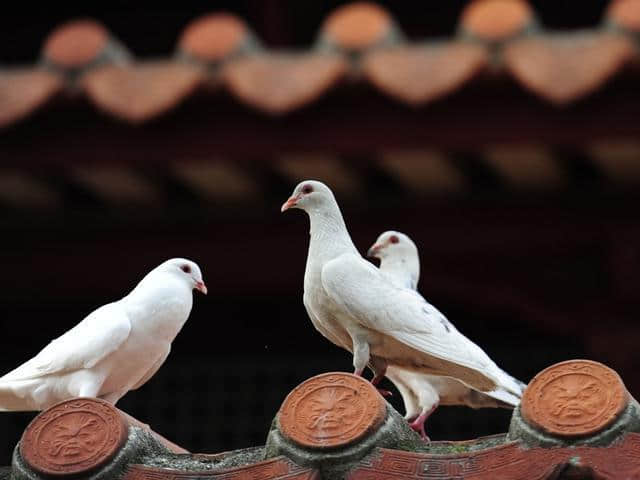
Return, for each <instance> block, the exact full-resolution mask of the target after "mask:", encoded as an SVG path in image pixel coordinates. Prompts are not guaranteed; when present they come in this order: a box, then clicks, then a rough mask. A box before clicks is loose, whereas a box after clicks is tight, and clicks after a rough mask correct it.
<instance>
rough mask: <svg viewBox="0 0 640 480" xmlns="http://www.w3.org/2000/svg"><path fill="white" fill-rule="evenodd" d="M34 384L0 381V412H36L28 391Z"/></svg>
mask: <svg viewBox="0 0 640 480" xmlns="http://www.w3.org/2000/svg"><path fill="white" fill-rule="evenodd" d="M33 383H34V382H12V381H1V379H0V412H26V411H31V410H38V408H37V407H36V406H35V405H34V402H33V400H32V398H31V396H30V395H29V394H28V391H29V390H31V389H33V385H32V384H33Z"/></svg>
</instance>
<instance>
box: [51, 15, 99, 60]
mask: <svg viewBox="0 0 640 480" xmlns="http://www.w3.org/2000/svg"><path fill="white" fill-rule="evenodd" d="M108 43H109V32H108V31H107V29H106V28H105V27H104V26H102V25H101V24H100V23H98V22H96V21H94V20H75V21H72V22H69V23H65V24H63V25H60V26H59V27H57V28H56V29H55V30H54V31H53V32H51V33H50V34H49V36H48V38H47V39H46V41H45V44H44V47H43V54H44V56H45V57H46V58H47V59H48V60H49V61H51V62H52V63H54V64H55V65H59V66H62V67H65V68H74V67H80V66H83V65H86V64H87V63H89V62H91V61H92V60H95V59H96V58H97V57H98V56H99V55H100V53H101V52H102V51H103V50H104V49H105V48H106V46H107V44H108Z"/></svg>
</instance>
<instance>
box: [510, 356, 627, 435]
mask: <svg viewBox="0 0 640 480" xmlns="http://www.w3.org/2000/svg"><path fill="white" fill-rule="evenodd" d="M629 398H630V397H629V393H628V392H627V389H626V388H625V386H624V383H622V379H621V378H620V376H619V375H618V374H617V373H616V372H615V371H614V370H612V369H610V368H609V367H607V366H605V365H602V364H601V363H598V362H594V361H591V360H568V361H566V362H560V363H556V364H555V365H552V366H550V367H548V368H545V369H544V370H542V371H541V372H540V373H538V374H537V375H536V376H535V377H533V379H532V380H531V381H530V382H529V385H528V386H527V388H526V390H525V391H524V395H523V396H522V402H521V404H520V408H521V412H522V416H523V417H524V418H525V419H526V420H527V422H529V423H530V424H531V425H534V426H536V427H537V428H539V429H541V430H543V431H545V432H547V433H550V434H552V435H556V436H560V437H584V436H589V435H594V434H595V433H597V432H600V431H602V430H604V429H605V428H606V427H608V426H609V425H610V424H612V423H613V422H615V421H616V419H617V418H618V417H619V416H620V414H622V412H623V411H624V410H625V409H626V408H627V405H628V404H629ZM559 400H560V401H563V402H564V407H563V408H560V409H558V401H559Z"/></svg>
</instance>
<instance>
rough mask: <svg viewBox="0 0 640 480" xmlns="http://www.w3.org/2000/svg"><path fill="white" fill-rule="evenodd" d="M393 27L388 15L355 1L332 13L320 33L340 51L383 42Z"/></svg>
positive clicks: (376, 6)
mask: <svg viewBox="0 0 640 480" xmlns="http://www.w3.org/2000/svg"><path fill="white" fill-rule="evenodd" d="M392 27H393V20H392V18H391V15H389V13H388V12H387V11H386V10H385V9H384V8H382V7H380V6H379V5H376V4H374V3H368V2H356V3H350V4H347V5H344V6H342V7H339V8H337V9H336V10H334V11H333V12H332V13H331V14H330V15H329V16H328V17H327V18H326V20H325V21H324V24H323V26H322V31H323V32H324V34H325V35H326V36H327V37H328V38H330V39H331V40H332V41H333V42H334V43H336V44H337V45H338V46H340V47H341V48H344V49H346V50H363V49H365V48H368V47H370V46H372V45H375V44H377V43H379V42H381V41H382V40H384V39H385V38H386V37H387V36H388V35H389V33H390V32H391V30H392Z"/></svg>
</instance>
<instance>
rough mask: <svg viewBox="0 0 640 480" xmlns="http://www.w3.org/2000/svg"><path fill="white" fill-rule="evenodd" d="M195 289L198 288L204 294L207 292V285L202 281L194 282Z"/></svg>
mask: <svg viewBox="0 0 640 480" xmlns="http://www.w3.org/2000/svg"><path fill="white" fill-rule="evenodd" d="M196 290H200V291H201V292H202V293H204V294H205V295H206V294H207V286H206V285H205V284H204V282H196Z"/></svg>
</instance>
